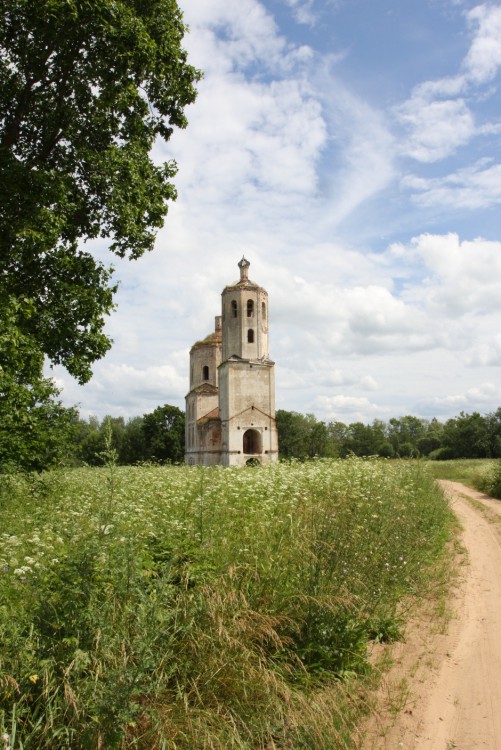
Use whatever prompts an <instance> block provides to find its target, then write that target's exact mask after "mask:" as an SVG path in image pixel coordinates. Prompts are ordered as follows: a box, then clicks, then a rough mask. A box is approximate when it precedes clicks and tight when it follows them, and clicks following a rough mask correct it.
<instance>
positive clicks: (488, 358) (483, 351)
mask: <svg viewBox="0 0 501 750" xmlns="http://www.w3.org/2000/svg"><path fill="white" fill-rule="evenodd" d="M482 338H483V340H482V341H479V342H478V343H477V345H476V346H475V347H474V348H473V349H472V350H471V352H470V354H469V356H468V357H467V360H466V362H467V364H469V365H470V366H472V367H501V335H500V334H494V335H492V334H491V335H487V336H484V337H482Z"/></svg>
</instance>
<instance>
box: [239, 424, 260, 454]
mask: <svg viewBox="0 0 501 750" xmlns="http://www.w3.org/2000/svg"><path fill="white" fill-rule="evenodd" d="M243 438H244V453H245V454H247V455H251V456H256V455H259V454H261V453H262V452H263V446H262V441H261V433H260V432H258V431H257V430H246V431H245V432H244V436H243Z"/></svg>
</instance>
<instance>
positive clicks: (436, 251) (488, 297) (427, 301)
mask: <svg viewBox="0 0 501 750" xmlns="http://www.w3.org/2000/svg"><path fill="white" fill-rule="evenodd" d="M409 250H410V252H413V253H415V255H416V258H417V259H419V260H420V262H422V263H423V265H424V271H423V276H424V278H423V283H422V284H420V285H419V286H416V287H415V288H414V289H408V290H407V291H406V293H405V298H406V299H407V300H408V302H409V303H412V302H416V301H419V302H420V304H421V305H423V306H425V307H426V309H427V310H428V313H429V315H430V318H431V319H433V318H436V316H437V315H440V316H446V317H450V318H458V317H461V316H463V323H462V339H463V340H464V339H465V338H469V336H470V335H472V330H471V327H473V326H474V325H475V322H476V320H477V318H480V317H481V316H483V315H489V314H494V313H498V312H499V311H500V310H501V242H492V241H487V240H483V239H475V240H463V241H460V239H459V237H458V235H457V234H455V233H450V234H447V235H433V234H422V235H420V236H419V237H415V238H413V240H412V242H411V247H410V248H409ZM467 315H469V316H470V317H469V319H468V318H465V317H464V316H467ZM469 326H470V330H468V328H469Z"/></svg>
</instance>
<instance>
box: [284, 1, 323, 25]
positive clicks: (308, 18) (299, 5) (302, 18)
mask: <svg viewBox="0 0 501 750" xmlns="http://www.w3.org/2000/svg"><path fill="white" fill-rule="evenodd" d="M285 2H286V4H287V5H288V6H289V8H292V10H293V12H294V18H295V19H296V21H297V22H298V23H303V24H306V25H308V26H313V25H314V24H315V22H316V20H317V16H316V14H315V12H314V11H313V0H285Z"/></svg>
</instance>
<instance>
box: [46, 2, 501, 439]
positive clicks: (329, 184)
mask: <svg viewBox="0 0 501 750" xmlns="http://www.w3.org/2000/svg"><path fill="white" fill-rule="evenodd" d="M179 4H180V7H181V8H182V10H183V12H184V18H185V21H186V23H187V24H188V25H189V33H188V34H187V36H186V37H185V41H184V46H185V48H186V49H187V50H188V53H189V59H190V62H191V63H192V64H193V65H195V66H196V67H198V68H200V69H202V70H203V72H204V78H203V80H202V81H201V83H200V84H199V94H198V98H197V101H196V102H195V104H193V105H191V106H190V107H188V108H187V110H186V114H187V117H188V120H189V125H188V127H187V129H186V130H183V131H180V130H178V131H176V132H174V134H173V136H172V138H171V140H170V141H169V142H168V143H157V144H156V146H155V149H154V154H153V158H154V159H155V161H158V162H161V161H165V160H167V159H175V160H176V161H177V164H178V168H179V171H178V174H177V176H176V178H175V179H174V182H175V185H176V188H177V190H178V199H177V201H176V202H175V203H174V204H171V207H170V209H169V214H168V216H167V219H166V222H165V226H164V228H163V229H162V230H161V231H160V232H159V234H158V237H157V241H156V247H155V250H154V251H153V252H152V253H149V254H148V255H147V256H143V258H141V259H140V260H138V261H121V260H120V259H118V258H115V257H114V256H112V255H111V254H110V253H108V252H107V251H106V249H105V248H104V247H103V246H102V245H100V244H99V243H95V244H94V246H91V247H92V249H93V251H94V252H95V253H96V254H97V255H100V257H102V258H105V259H106V261H107V262H109V263H111V264H113V266H114V267H115V278H116V279H117V280H119V281H120V288H119V292H118V294H117V297H116V302H117V310H116V311H115V312H114V313H113V314H112V316H111V317H110V318H109V320H108V322H107V326H106V331H107V333H108V334H109V335H111V337H112V338H113V340H114V344H113V347H112V349H111V351H110V352H109V353H108V354H107V356H106V357H105V358H104V359H102V360H101V361H100V362H98V363H96V364H95V366H94V376H93V378H92V380H91V381H90V382H89V383H88V384H87V385H85V386H83V387H82V386H78V385H77V384H76V382H75V381H74V380H72V378H71V377H70V376H69V375H67V373H66V372H65V371H64V370H63V369H62V368H61V367H56V368H54V369H53V370H52V371H51V373H50V374H52V376H53V377H55V380H56V382H57V384H58V385H59V386H60V387H62V389H63V391H62V399H63V402H64V403H65V404H66V405H68V406H69V405H74V404H77V405H78V408H79V411H80V414H81V415H82V416H83V417H88V416H89V415H96V416H98V417H100V418H102V417H104V416H105V415H106V414H110V415H112V416H124V417H126V418H128V417H133V416H138V415H141V414H144V413H148V412H151V411H153V409H155V408H156V407H157V406H160V405H163V404H166V403H167V404H172V405H175V406H179V407H180V408H183V409H184V397H185V395H186V393H187V391H188V387H189V385H188V374H189V370H188V368H189V350H190V347H191V346H192V344H193V343H194V342H195V341H197V340H199V339H200V338H203V337H205V336H206V335H207V334H208V333H210V332H211V331H212V330H213V328H214V317H215V316H216V315H218V314H220V306H221V297H220V295H221V291H222V289H223V288H224V286H226V285H227V284H231V283H233V282H234V281H235V280H236V279H238V278H239V271H238V268H237V263H238V261H239V260H240V258H241V257H242V255H245V257H246V258H247V259H248V260H249V261H250V263H251V265H250V269H249V276H250V278H251V279H252V280H253V281H254V282H255V283H257V284H259V285H260V286H263V287H265V289H266V290H267V291H268V294H269V314H270V356H271V358H272V359H273V360H274V361H275V362H276V368H275V370H276V407H277V409H286V410H289V411H298V412H301V413H303V414H306V413H313V414H315V415H316V417H317V418H318V419H321V420H326V421H341V422H344V423H346V424H349V423H351V422H356V421H362V422H364V423H371V422H372V421H373V420H374V419H380V420H384V421H386V420H388V419H390V418H391V417H399V416H404V415H407V414H412V415H414V416H418V417H422V418H425V419H431V418H432V417H436V418H438V419H440V420H445V419H447V418H450V417H454V416H457V415H458V414H459V413H460V412H461V411H465V412H467V413H471V412H473V411H479V412H480V413H481V414H485V413H488V412H490V411H493V410H495V409H497V408H498V407H499V406H501V326H500V322H501V96H500V93H501V3H496V2H486V3H478V2H470V1H469V0H238V3H237V2H228V0H181V1H180V3H179Z"/></svg>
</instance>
